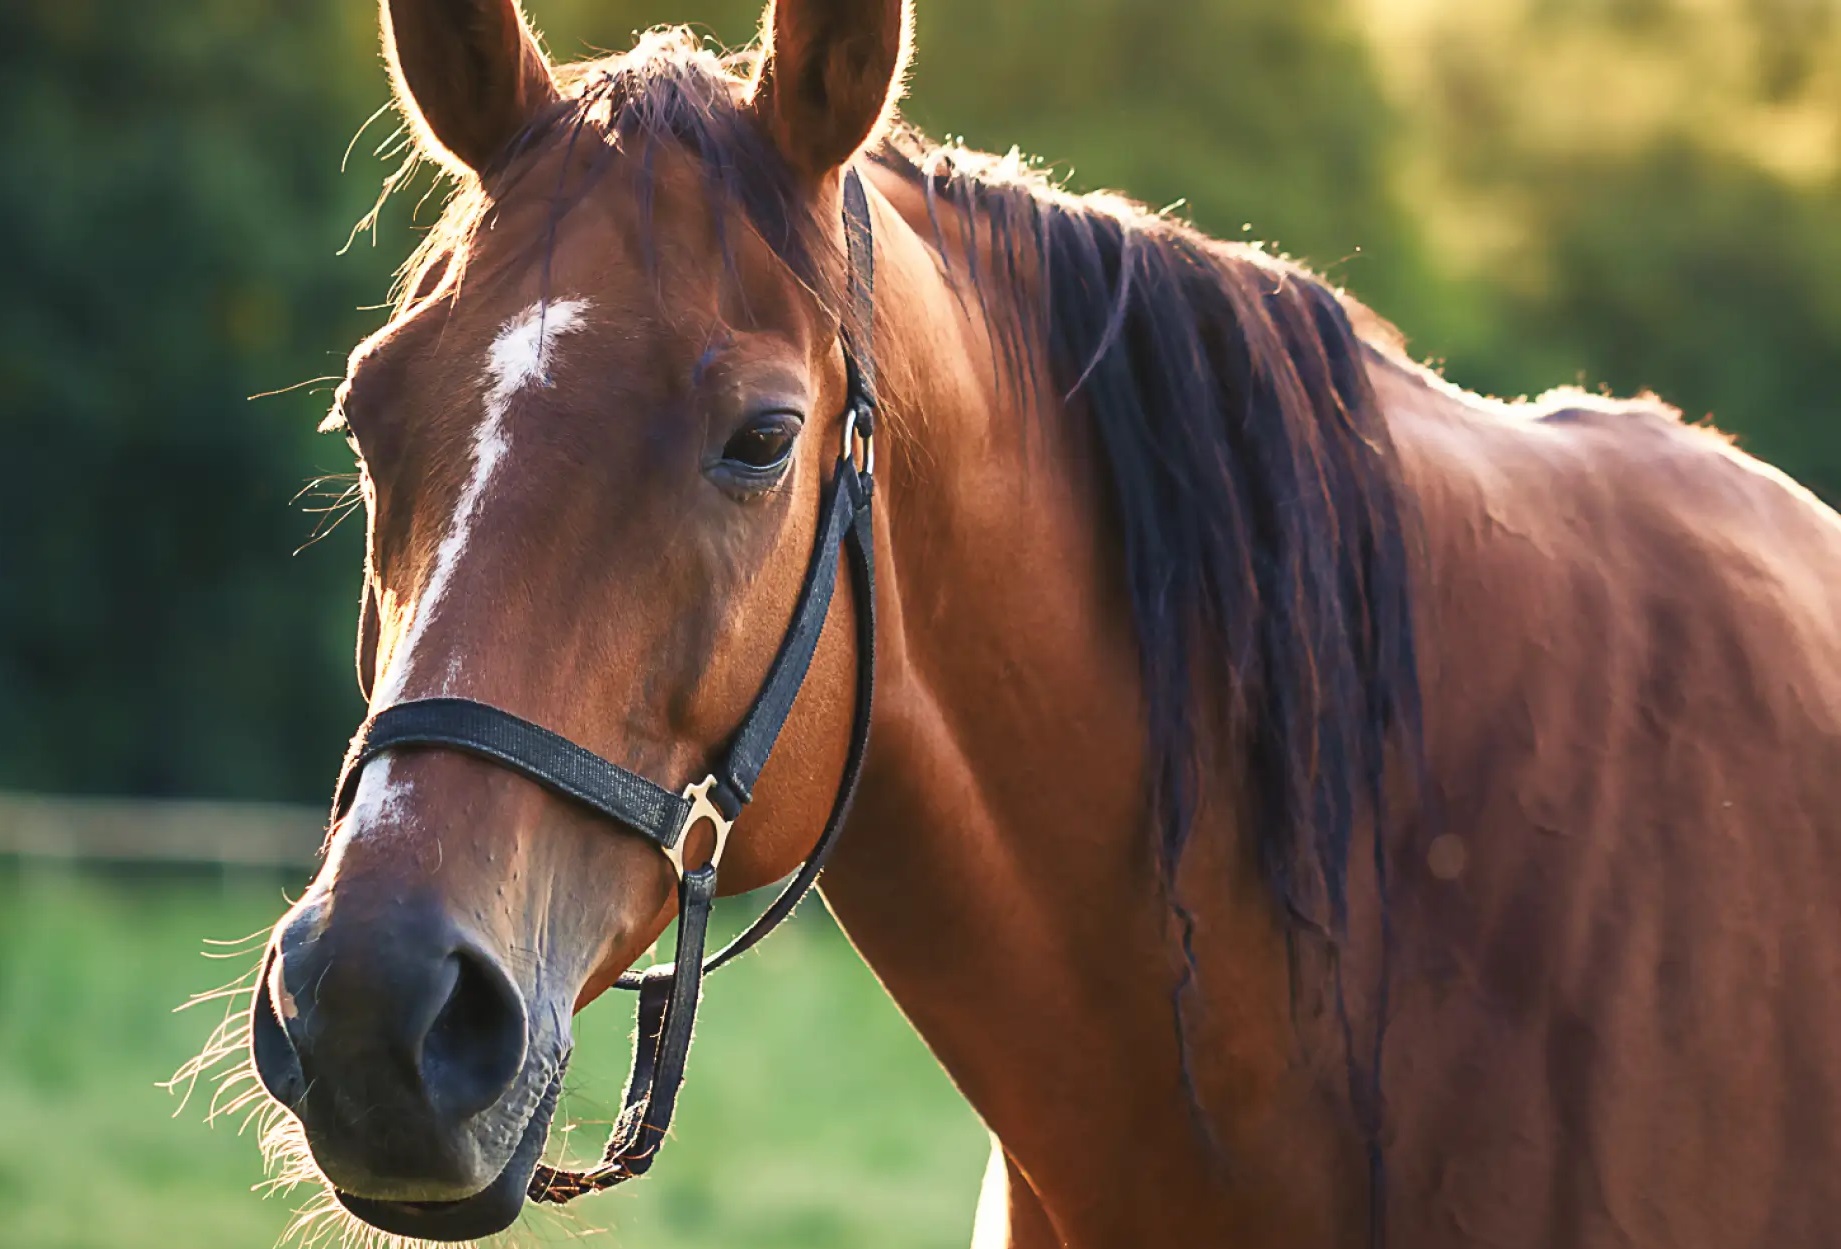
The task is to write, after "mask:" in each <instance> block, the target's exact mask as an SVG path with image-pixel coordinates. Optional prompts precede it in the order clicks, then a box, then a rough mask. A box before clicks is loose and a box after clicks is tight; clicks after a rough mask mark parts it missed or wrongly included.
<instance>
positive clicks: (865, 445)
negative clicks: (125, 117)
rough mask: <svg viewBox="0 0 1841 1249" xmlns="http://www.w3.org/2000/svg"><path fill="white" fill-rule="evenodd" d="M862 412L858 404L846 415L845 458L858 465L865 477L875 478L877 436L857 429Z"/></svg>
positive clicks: (851, 406)
mask: <svg viewBox="0 0 1841 1249" xmlns="http://www.w3.org/2000/svg"><path fill="white" fill-rule="evenodd" d="M862 411H863V409H862V408H861V407H860V406H859V405H858V404H856V403H852V404H851V405H850V410H849V411H847V412H845V413H844V458H845V459H846V460H849V461H850V462H851V463H852V464H854V465H856V468H857V471H858V472H860V473H862V474H863V476H865V477H873V476H875V473H876V436H875V434H873V433H869V432H866V431H862V430H859V429H858V428H857V417H858V416H859V415H860V414H861V413H862ZM859 452H860V454H859Z"/></svg>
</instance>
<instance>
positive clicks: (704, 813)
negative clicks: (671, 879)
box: [663, 776, 735, 880]
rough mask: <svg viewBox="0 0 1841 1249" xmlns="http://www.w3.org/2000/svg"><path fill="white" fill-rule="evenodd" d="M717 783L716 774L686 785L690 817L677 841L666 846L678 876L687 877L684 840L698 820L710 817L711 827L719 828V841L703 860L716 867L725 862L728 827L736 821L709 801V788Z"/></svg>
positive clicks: (680, 831) (717, 834)
mask: <svg viewBox="0 0 1841 1249" xmlns="http://www.w3.org/2000/svg"><path fill="white" fill-rule="evenodd" d="M715 787H716V778H715V777H713V776H706V777H704V778H703V779H702V780H700V781H693V782H692V783H691V784H689V785H686V786H685V787H684V801H686V802H688V803H689V804H690V817H689V818H688V819H686V820H685V821H684V827H683V828H682V829H681V830H679V832H678V840H677V843H676V844H675V845H670V846H665V847H663V849H664V851H665V857H666V858H667V859H670V860H671V866H672V867H674V868H676V869H677V873H678V879H679V880H682V879H684V870H685V869H684V843H685V842H687V841H689V840H690V830H691V829H693V828H695V827H696V826H697V821H698V820H708V821H709V822H710V827H711V828H712V829H714V830H715V831H716V845H715V847H714V848H713V849H712V850H711V851H710V858H709V862H708V863H706V864H704V866H705V867H715V866H716V865H717V864H718V863H720V862H722V848H723V847H724V846H726V845H728V844H729V829H730V828H732V827H734V824H735V821H734V820H728V819H724V818H723V815H722V812H721V811H719V810H717V808H716V804H715V803H713V802H711V801H710V790H712V789H714V788H715Z"/></svg>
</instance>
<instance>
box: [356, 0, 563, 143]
mask: <svg viewBox="0 0 1841 1249" xmlns="http://www.w3.org/2000/svg"><path fill="white" fill-rule="evenodd" d="M380 16H381V24H382V27H383V43H384V59H385V60H386V61H387V62H389V65H390V79H391V81H392V83H394V84H395V87H396V99H397V103H398V104H399V105H400V106H401V108H402V110H403V114H404V116H405V117H407V118H408V119H409V123H410V125H411V126H412V127H414V128H415V130H416V132H417V134H418V136H419V137H420V139H421V141H422V148H423V150H424V151H426V152H428V153H429V154H430V155H432V156H434V157H435V158H436V159H438V160H440V161H441V163H442V164H444V165H446V166H448V168H450V169H452V170H453V171H454V172H456V173H462V172H465V171H467V170H472V171H473V172H475V173H478V172H480V171H483V170H485V169H486V168H488V167H489V166H490V165H491V164H492V163H493V161H495V160H496V159H498V157H499V156H501V155H502V154H503V153H504V151H505V149H506V148H507V147H508V146H510V144H511V141H512V140H513V139H514V138H516V137H517V136H518V133H519V131H521V130H523V128H524V127H525V126H526V125H527V124H528V123H529V122H530V120H531V118H532V117H533V116H534V115H535V114H536V113H537V111H538V110H539V109H541V108H543V107H544V106H545V105H546V104H549V103H550V102H552V101H554V100H555V99H556V98H557V90H556V82H555V80H554V79H553V78H551V77H550V62H549V58H547V57H546V56H544V54H543V49H542V48H540V47H538V46H537V40H536V37H535V36H534V35H532V34H531V30H530V27H529V26H527V25H526V24H525V21H524V14H523V13H522V12H521V11H520V10H519V8H518V3H517V0H382V4H381V15H380Z"/></svg>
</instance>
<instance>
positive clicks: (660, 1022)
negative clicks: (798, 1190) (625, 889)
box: [335, 170, 876, 1202]
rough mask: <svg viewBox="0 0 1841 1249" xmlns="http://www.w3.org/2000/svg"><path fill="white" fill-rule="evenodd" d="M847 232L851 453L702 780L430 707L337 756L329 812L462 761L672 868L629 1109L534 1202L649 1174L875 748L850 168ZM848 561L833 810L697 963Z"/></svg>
mask: <svg viewBox="0 0 1841 1249" xmlns="http://www.w3.org/2000/svg"><path fill="white" fill-rule="evenodd" d="M844 233H845V238H846V241H847V244H848V256H847V259H848V264H849V273H848V295H849V299H850V302H851V309H852V317H853V321H852V324H853V325H854V326H855V327H856V333H857V335H858V336H859V338H860V341H853V340H852V335H851V332H850V331H849V330H845V331H843V332H842V333H841V335H840V337H841V340H842V346H843V351H844V365H845V370H846V374H847V377H848V393H847V395H846V396H845V400H844V445H843V448H842V450H841V452H840V453H839V455H838V460H837V468H836V471H835V473H834V475H833V476H832V479H831V483H830V485H829V487H828V488H827V492H826V496H825V500H824V502H823V504H822V507H821V511H820V519H819V524H818V541H817V545H816V547H815V548H814V550H813V553H812V560H811V563H810V564H809V565H808V566H807V568H806V572H805V583H804V585H803V586H802V587H801V589H800V591H799V601H798V604H797V605H796V606H795V607H794V609H793V619H792V624H791V625H790V626H789V627H788V629H787V632H786V637H785V639H784V640H782V642H781V643H780V650H779V653H778V654H777V655H776V656H775V657H774V661H773V667H772V668H771V669H769V671H768V673H767V681H766V684H764V685H763V686H762V687H761V692H760V693H759V694H758V695H756V697H755V700H754V705H753V706H752V707H750V708H749V710H748V714H747V716H746V717H744V718H743V720H742V722H741V727H740V728H738V729H737V730H736V731H735V735H734V737H733V738H731V739H730V742H729V748H728V751H727V752H726V754H725V755H724V756H723V758H722V759H721V760H720V761H718V762H717V763H716V765H715V767H714V768H713V770H712V771H711V772H710V774H709V775H708V776H706V777H704V778H703V779H702V780H700V781H698V782H696V783H695V784H693V785H691V786H689V787H688V788H686V789H685V790H684V792H683V793H682V794H674V793H672V792H670V791H669V790H667V789H663V788H661V787H660V786H659V785H657V784H656V783H654V782H653V781H650V780H648V779H646V778H645V777H643V776H640V775H639V774H637V773H635V772H630V771H628V770H627V769H625V768H623V767H621V766H620V765H619V764H616V763H611V762H609V761H608V760H606V759H603V758H601V757H600V756H599V755H597V754H595V753H594V752H592V751H590V750H586V749H584V748H582V747H581V746H578V745H576V744H575V743H574V742H572V741H570V740H569V739H567V738H565V737H561V736H559V735H557V734H555V733H552V732H550V730H548V729H546V728H542V727H540V726H538V725H535V724H532V723H531V722H530V721H528V720H524V719H521V718H519V717H518V716H514V715H512V714H511V713H510V712H508V711H501V710H500V709H499V708H497V707H493V706H489V705H488V704H486V703H481V702H475V701H473V700H472V699H469V698H423V699H416V700H414V701H411V702H405V703H398V704H396V705H395V706H392V707H386V708H385V709H384V710H382V711H380V712H378V713H377V714H376V715H375V716H372V717H371V718H370V719H369V720H368V721H367V722H366V723H365V724H364V725H363V726H362V727H361V728H360V729H359V730H358V734H357V736H356V737H355V738H354V739H353V741H352V745H351V749H350V750H349V751H348V752H347V754H346V760H345V767H344V771H343V772H342V773H341V775H340V778H339V789H338V796H337V801H336V804H335V810H336V811H337V813H338V814H339V815H340V816H343V815H344V814H345V812H346V811H347V809H349V808H350V806H351V803H352V797H353V795H354V793H355V792H356V790H357V786H358V776H359V773H360V772H361V771H362V770H363V768H364V765H365V764H366V763H368V762H370V761H371V760H372V759H375V758H376V757H377V756H378V755H380V754H382V753H384V752H385V751H387V750H398V749H402V748H404V747H423V748H427V747H439V748H447V749H452V750H461V751H466V752H467V753H469V754H473V755H478V756H481V757H482V758H486V759H490V760H492V761H493V762H495V763H499V764H502V765H503V766H505V767H508V768H510V769H511V770H512V771H514V772H517V773H519V774H520V775H522V776H525V777H527V778H529V779H530V780H533V781H536V782H537V783H538V784H540V785H543V786H545V787H546V788H548V789H550V790H552V791H554V792H556V793H558V794H561V795H562V796H564V797H566V798H571V799H574V800H575V801H576V802H579V803H581V804H582V805H583V806H585V807H587V808H589V809H590V810H592V811H595V812H598V813H599V814H601V815H604V816H606V817H607V818H608V819H610V820H613V821H614V822H615V823H617V824H620V825H622V826H624V827H625V828H627V829H630V830H631V831H633V832H635V833H638V834H639V835H640V836H642V837H644V838H645V839H646V840H648V841H650V842H652V843H653V844H654V845H656V846H657V847H658V848H659V849H660V850H661V851H663V852H664V855H665V857H666V858H668V859H670V860H671V865H672V867H673V868H675V869H676V870H677V874H678V942H677V957H676V959H675V961H674V962H672V963H671V964H669V965H665V964H661V965H659V966H656V967H651V968H648V969H647V970H646V971H645V972H644V973H642V974H638V975H635V974H633V973H630V972H629V973H627V974H626V975H623V976H621V977H620V979H619V981H618V982H617V983H618V985H619V987H620V988H623V989H638V990H639V1031H638V1034H637V1037H636V1039H635V1042H634V1054H633V1074H632V1076H631V1078H630V1080H629V1081H628V1084H627V1090H626V1104H625V1108H624V1109H623V1110H622V1112H621V1115H620V1119H619V1121H618V1122H617V1123H616V1124H615V1125H614V1130H613V1135H612V1136H611V1137H610V1138H609V1140H608V1142H607V1148H606V1150H605V1151H604V1152H603V1154H602V1160H601V1162H600V1164H599V1165H597V1166H595V1167H594V1168H592V1169H590V1170H588V1171H564V1170H559V1169H557V1168H554V1167H548V1166H541V1165H540V1166H538V1168H537V1170H536V1173H535V1174H534V1175H533V1176H532V1177H531V1183H530V1188H529V1197H530V1199H531V1200H532V1201H547V1202H565V1201H571V1200H573V1199H575V1198H576V1197H580V1196H582V1195H584V1194H586V1193H592V1192H598V1191H600V1190H602V1189H605V1188H611V1187H613V1186H614V1185H615V1184H618V1183H620V1182H621V1181H623V1180H627V1179H631V1178H632V1177H633V1176H636V1175H643V1174H645V1172H646V1171H647V1169H649V1168H650V1167H651V1165H652V1159H653V1158H654V1157H656V1156H657V1154H658V1151H659V1148H660V1146H661V1145H662V1144H663V1143H664V1138H665V1133H666V1131H667V1129H669V1128H670V1126H671V1112H672V1109H673V1108H674V1106H675V1105H676V1103H677V1095H678V1087H679V1086H680V1085H681V1084H682V1083H683V1081H684V1059H685V1057H686V1055H687V1054H688V1053H689V1050H690V1036H691V1026H692V1023H693V1021H694V1019H695V1017H696V1012H697V1001H698V998H699V996H700V995H701V992H702V986H703V976H704V973H706V972H711V971H715V970H716V969H717V968H718V967H721V966H722V965H723V964H724V963H727V962H728V961H730V960H731V959H733V958H735V957H736V956H737V955H739V954H741V953H742V952H743V951H745V950H747V949H749V948H750V947H751V946H753V945H754V944H755V943H756V942H758V941H760V940H761V938H763V937H765V936H766V935H767V934H768V933H770V932H772V931H773V930H774V929H775V928H776V927H778V926H779V924H780V922H781V921H782V920H784V919H785V918H786V917H787V916H788V915H790V914H792V911H793V908H794V907H795V906H797V905H798V904H799V901H800V899H802V898H803V897H804V896H805V895H806V893H807V892H809V891H810V890H811V888H812V885H813V882H815V881H816V880H817V879H818V873H819V869H821V868H822V867H823V866H824V864H825V859H826V858H827V857H829V855H830V853H831V848H832V846H833V845H835V844H836V842H837V835H838V832H839V830H840V829H841V828H842V827H843V823H844V817H845V815H846V813H847V812H848V811H849V809H850V800H851V798H852V796H853V795H854V794H855V792H856V786H857V777H858V775H859V774H860V773H861V771H862V767H863V755H864V751H865V749H866V748H867V746H868V744H869V720H870V705H871V701H872V697H873V695H874V690H875V675H876V655H875V642H876V593H875V565H874V561H873V556H874V548H875V536H874V530H873V527H872V525H871V523H870V494H871V479H870V474H871V470H872V469H873V467H874V463H875V460H874V451H873V445H874V444H873V442H872V438H873V436H874V434H875V421H876V387H875V381H876V375H875V356H874V352H873V346H874V344H873V342H872V341H871V316H872V313H873V307H874V303H873V301H874V290H875V261H874V255H873V245H872V238H871V233H870V219H869V204H868V201H867V199H866V198H865V196H864V192H863V184H862V182H861V180H860V179H859V178H858V176H857V173H856V171H855V170H851V171H849V172H848V173H847V174H846V175H845V177H844ZM859 457H860V458H859ZM843 553H848V555H849V558H850V575H851V588H852V592H853V593H854V595H855V597H856V620H857V690H856V711H855V714H854V716H853V718H852V722H851V728H850V752H849V755H848V756H847V758H846V760H845V763H844V775H843V780H842V782H841V783H840V784H839V786H838V792H837V798H836V800H835V802H834V803H833V804H832V807H831V815H830V817H829V818H828V819H827V820H826V821H825V828H824V832H823V833H822V834H821V835H820V836H819V838H818V844H817V845H815V846H814V847H813V848H812V853H811V854H810V855H809V856H808V857H807V858H806V860H805V862H804V863H803V864H802V865H801V866H800V868H799V870H798V872H797V873H795V874H794V876H793V878H792V880H790V881H789V882H788V883H787V885H786V888H785V889H783V890H782V891H781V893H780V896H779V897H777V898H775V899H774V900H773V902H772V904H771V905H769V906H768V908H767V909H766V910H765V911H764V912H762V913H761V915H760V917H759V918H758V919H756V920H755V921H754V923H753V924H751V925H749V927H748V929H747V931H745V932H743V933H742V934H741V935H740V936H739V937H737V938H736V939H735V940H734V941H732V942H730V943H729V945H728V946H727V947H725V948H724V949H722V950H721V951H719V952H718V953H717V954H716V955H714V956H713V957H711V958H710V959H709V960H708V961H707V962H706V961H705V960H704V957H703V949H704V942H705V938H706V937H707V935H708V928H709V914H710V904H711V903H712V902H713V901H714V900H715V897H716V868H717V864H718V862H719V861H720V860H721V858H722V851H723V847H724V845H725V844H726V843H727V840H728V835H729V827H730V825H731V824H732V823H733V822H734V820H735V818H736V817H737V816H738V815H740V814H741V809H742V807H744V806H745V805H747V803H748V801H749V799H750V798H751V797H752V796H753V790H754V783H755V780H756V779H757V778H758V777H759V776H760V773H761V768H762V767H763V766H764V765H765V764H766V762H767V756H768V755H769V754H770V753H771V752H772V751H773V746H774V741H775V740H776V739H777V738H778V737H779V735H780V729H781V728H782V727H783V726H784V725H785V723H786V718H787V716H788V715H789V714H790V713H791V711H792V707H793V700H794V699H795V698H797V697H798V694H799V689H800V686H801V685H803V684H804V682H805V676H806V670H807V669H808V668H809V667H810V665H811V662H812V655H813V652H814V651H815V650H816V649H817V646H818V637H819V634H820V633H821V632H822V631H823V629H824V624H825V617H826V615H827V614H828V612H829V610H830V606H831V595H832V591H833V590H834V589H835V588H836V586H837V566H838V559H839V556H840V554H843ZM701 821H708V822H709V824H710V826H711V829H712V830H713V831H714V833H715V846H714V849H713V850H712V851H711V853H710V858H709V861H708V862H706V863H704V864H703V865H702V866H701V867H693V868H687V867H686V865H685V862H684V842H685V838H686V837H687V836H688V834H689V832H690V830H691V829H692V828H694V827H695V826H696V825H697V824H698V823H699V822H701Z"/></svg>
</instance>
